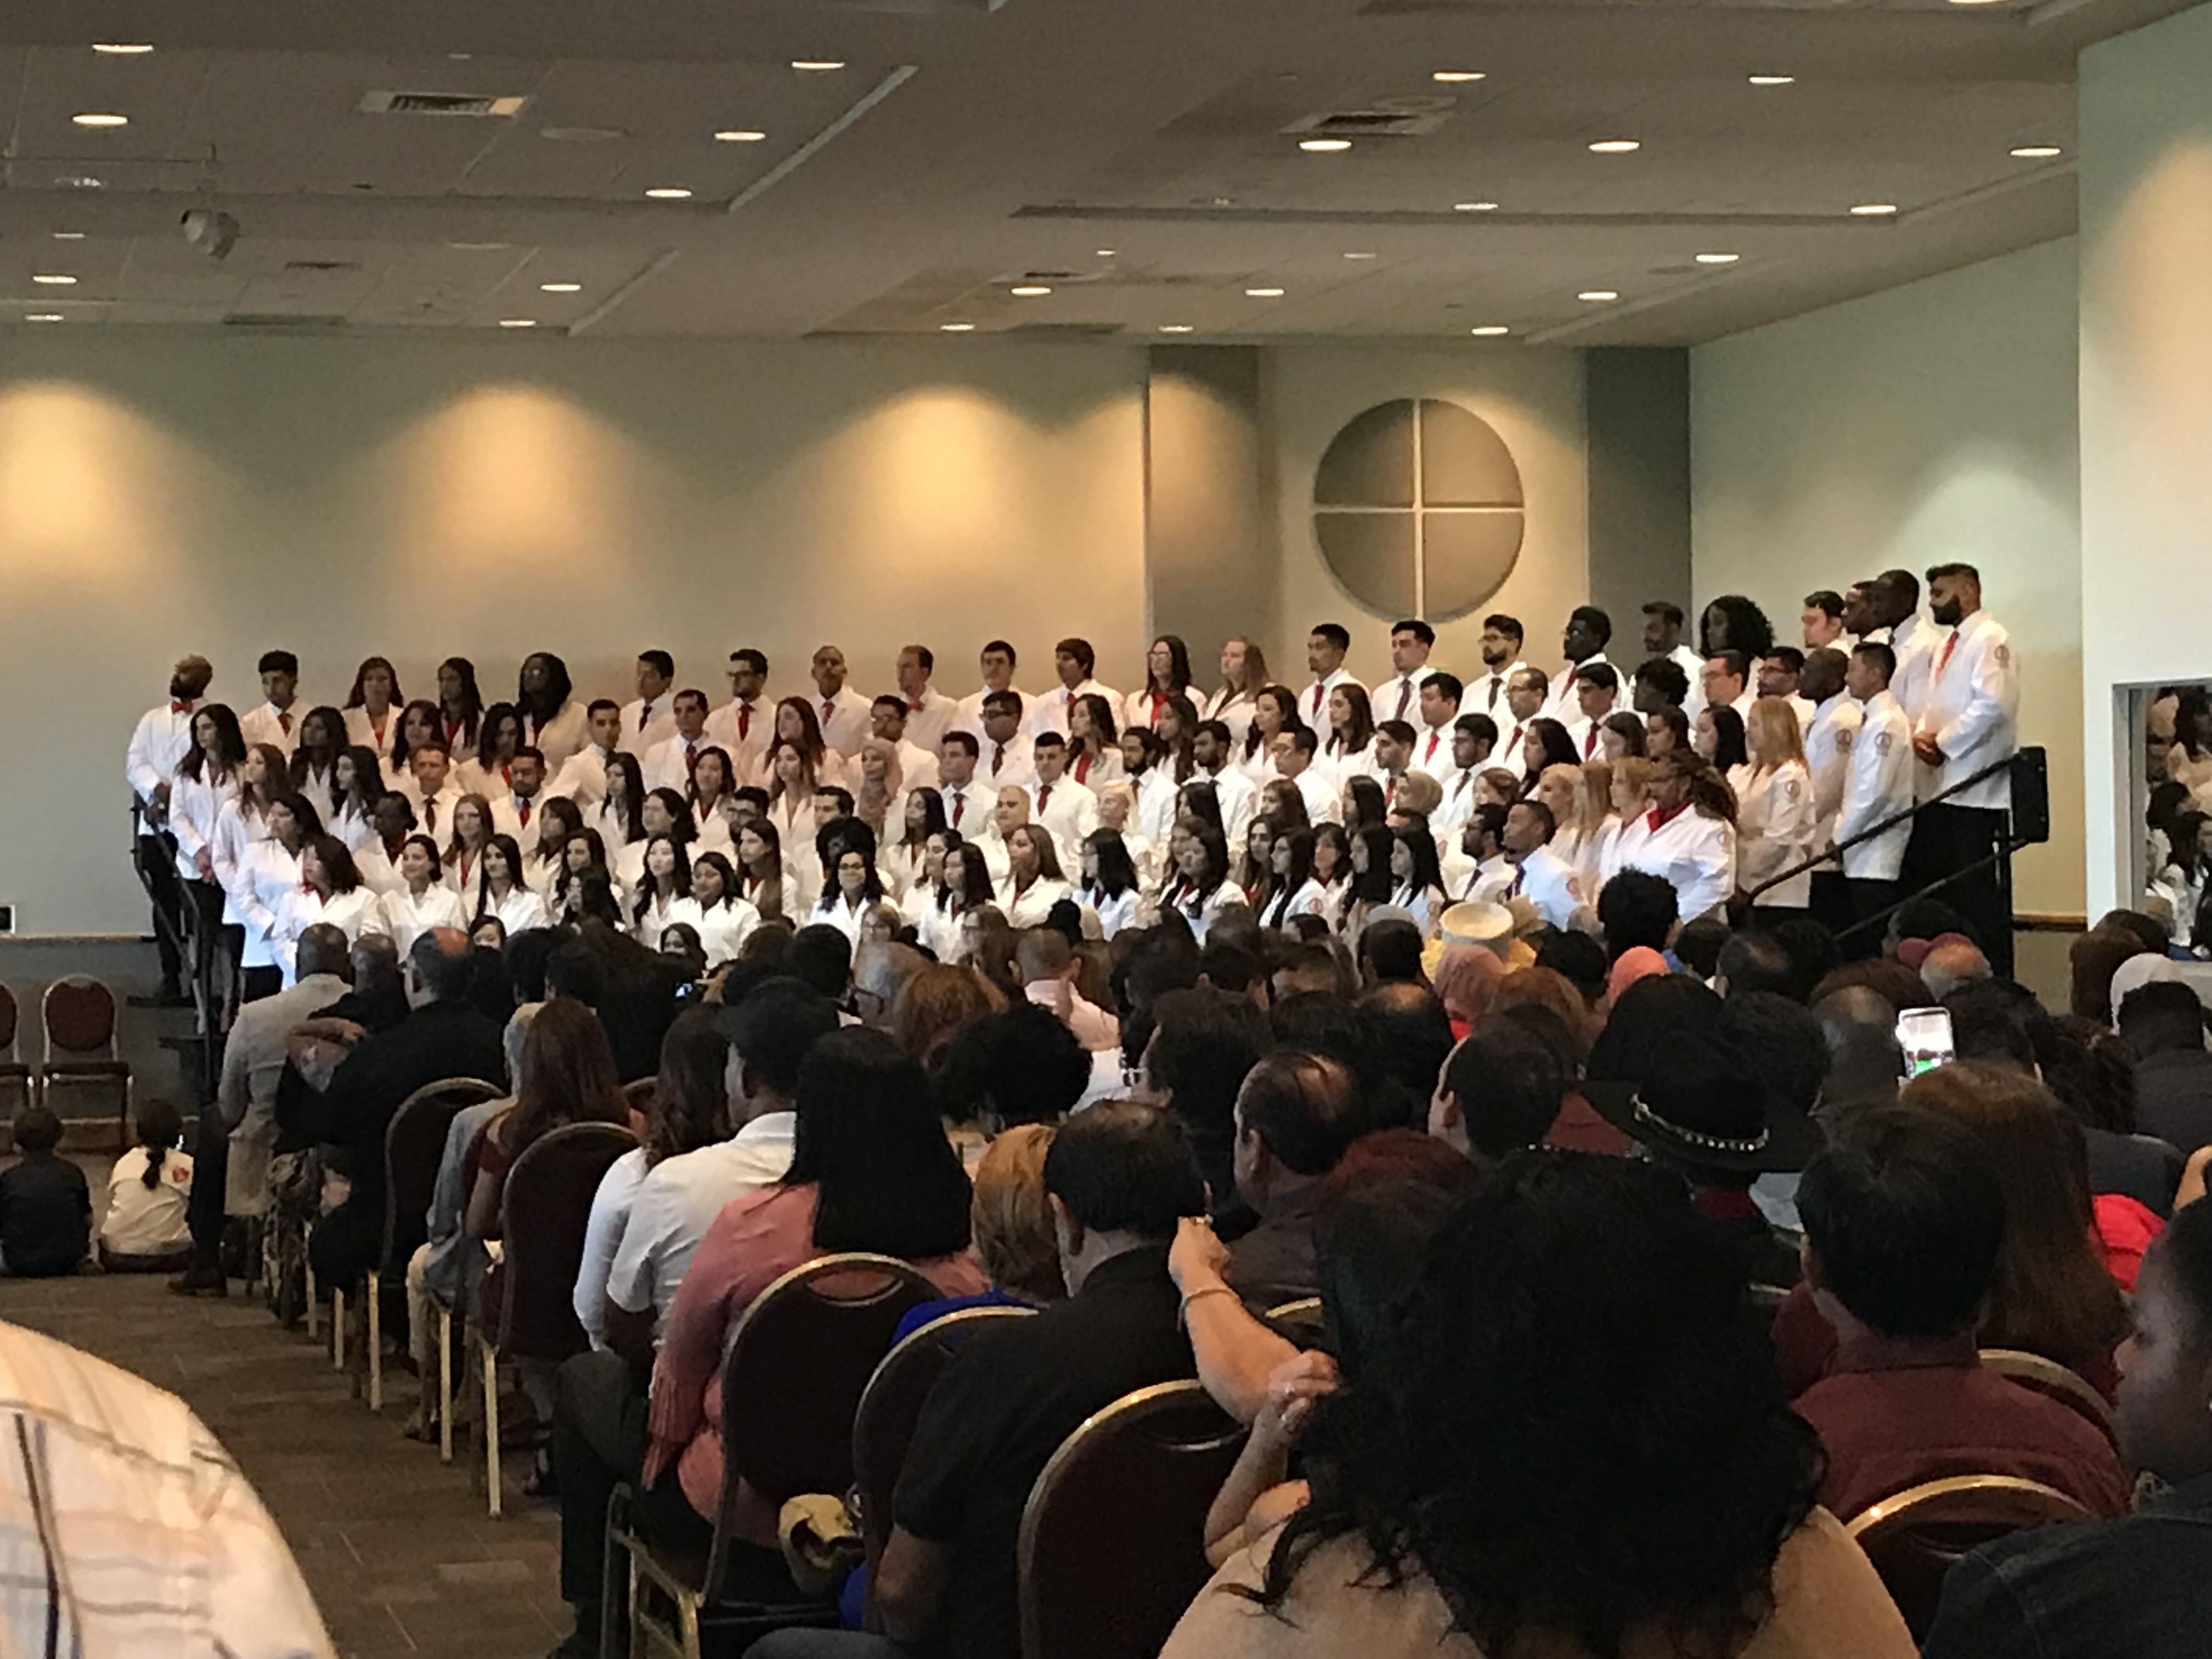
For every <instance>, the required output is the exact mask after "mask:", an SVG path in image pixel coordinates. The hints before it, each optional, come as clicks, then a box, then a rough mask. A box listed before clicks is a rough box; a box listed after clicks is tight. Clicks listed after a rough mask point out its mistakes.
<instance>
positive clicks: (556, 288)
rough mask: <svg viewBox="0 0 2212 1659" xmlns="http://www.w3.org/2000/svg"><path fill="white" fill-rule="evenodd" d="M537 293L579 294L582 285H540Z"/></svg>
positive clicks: (582, 287)
mask: <svg viewBox="0 0 2212 1659" xmlns="http://www.w3.org/2000/svg"><path fill="white" fill-rule="evenodd" d="M583 291H584V285H583V284H582V283H538V292H539V293H540V294H581V293H582V292H583Z"/></svg>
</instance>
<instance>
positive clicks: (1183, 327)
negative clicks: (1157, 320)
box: [1160, 323, 1193, 334]
mask: <svg viewBox="0 0 2212 1659" xmlns="http://www.w3.org/2000/svg"><path fill="white" fill-rule="evenodd" d="M1192 331H1193V330H1192V327H1191V325H1190V324H1188V323H1162V324H1161V325H1160V332H1161V333H1163V334H1188V333H1190V332H1192Z"/></svg>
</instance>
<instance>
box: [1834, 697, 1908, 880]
mask: <svg viewBox="0 0 2212 1659" xmlns="http://www.w3.org/2000/svg"><path fill="white" fill-rule="evenodd" d="M1838 743H1839V744H1843V746H1844V752H1845V754H1846V756H1847V757H1848V760H1849V770H1848V772H1847V773H1846V775H1845V777H1844V800H1843V805H1842V808H1841V809H1840V811H1838V813H1837V816H1836V829H1835V840H1836V842H1838V844H1839V845H1840V844H1841V843H1842V842H1846V841H1849V840H1850V838H1851V837H1852V836H1856V835H1857V834H1859V833H1860V832H1861V831H1862V830H1865V829H1872V828H1873V827H1874V826H1875V824H1877V823H1881V822H1882V821H1883V820H1884V819H1886V818H1888V817H1893V816H1894V815H1895V814H1897V813H1899V812H1902V811H1905V810H1906V809H1907V808H1909V807H1910V806H1911V805H1912V772H1913V760H1912V732H1911V726H1909V725H1908V724H1907V723H1906V721H1905V711H1904V710H1903V709H1902V708H1899V707H1898V704H1897V698H1896V697H1895V696H1893V695H1892V694H1891V693H1890V692H1887V691H1882V692H1879V693H1877V694H1876V695H1875V696H1873V697H1871V698H1869V700H1868V702H1867V703H1866V704H1865V707H1864V709H1863V716H1862V719H1861V720H1860V724H1859V729H1858V730H1857V732H1853V733H1851V734H1850V738H1849V741H1848V742H1845V741H1844V738H1841V737H1838ZM1911 838H1912V823H1911V820H1910V819H1907V820H1906V821H1905V823H1900V824H1899V825H1897V826H1896V827H1895V828H1894V829H1887V830H1884V831H1883V832H1882V833H1881V835H1879V836H1875V838H1874V839H1873V840H1872V841H1869V842H1863V843H1862V844H1860V845H1859V846H1857V847H1854V848H1848V849H1846V850H1845V852H1844V858H1843V863H1844V874H1845V875H1846V876H1850V877H1853V878H1857V879H1859V880H1862V881H1895V880H1896V879H1897V872H1899V870H1900V869H1901V868H1903V867H1904V864H1905V843H1906V842H1908V841H1910V840H1911Z"/></svg>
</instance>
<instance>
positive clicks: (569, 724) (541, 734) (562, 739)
mask: <svg viewBox="0 0 2212 1659" xmlns="http://www.w3.org/2000/svg"><path fill="white" fill-rule="evenodd" d="M591 740H592V717H591V714H590V713H589V711H588V710H587V709H586V706H585V704H584V702H582V700H581V699H580V698H577V697H571V698H569V699H568V702H564V703H562V705H561V706H560V707H559V708H556V709H555V710H554V711H553V716H552V718H551V719H550V720H546V721H545V722H544V724H543V725H540V724H538V723H537V722H536V721H533V720H532V719H531V718H530V716H529V715H527V714H525V715H524V716H523V717H522V741H523V742H524V744H526V745H528V746H529V747H530V748H532V749H535V750H538V753H539V754H541V755H543V756H544V757H545V775H546V776H548V777H551V776H552V775H554V774H555V773H556V772H558V771H559V770H560V769H562V767H564V766H566V765H567V764H568V761H569V758H570V757H572V756H574V754H575V753H576V751H577V750H580V749H581V748H582V747H583V746H584V745H585V744H587V743H589V742H590V741H591Z"/></svg>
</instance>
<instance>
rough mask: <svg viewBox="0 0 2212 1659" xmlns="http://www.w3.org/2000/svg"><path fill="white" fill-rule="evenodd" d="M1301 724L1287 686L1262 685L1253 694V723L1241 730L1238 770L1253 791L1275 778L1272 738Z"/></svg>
mask: <svg viewBox="0 0 2212 1659" xmlns="http://www.w3.org/2000/svg"><path fill="white" fill-rule="evenodd" d="M1304 724H1305V721H1304V719H1302V718H1301V717H1300V715H1299V714H1298V694H1297V692H1295V691H1293V690H1291V688H1290V687H1289V686H1287V685H1263V686H1261V688H1260V689H1259V690H1258V691H1256V692H1255V693H1254V694H1253V697H1252V723H1251V725H1249V726H1247V727H1246V728H1245V730H1244V743H1243V749H1242V750H1240V751H1239V752H1238V755H1237V769H1238V770H1239V771H1241V772H1243V774H1244V775H1245V776H1246V777H1248V778H1249V779H1251V781H1252V787H1254V788H1255V789H1260V788H1264V787H1267V783H1268V782H1269V781H1271V780H1272V779H1273V777H1274V776H1275V753H1274V746H1273V745H1274V741H1275V739H1276V738H1279V737H1280V736H1281V735H1282V734H1283V733H1284V732H1295V731H1297V729H1298V728H1299V727H1300V726H1304Z"/></svg>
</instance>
